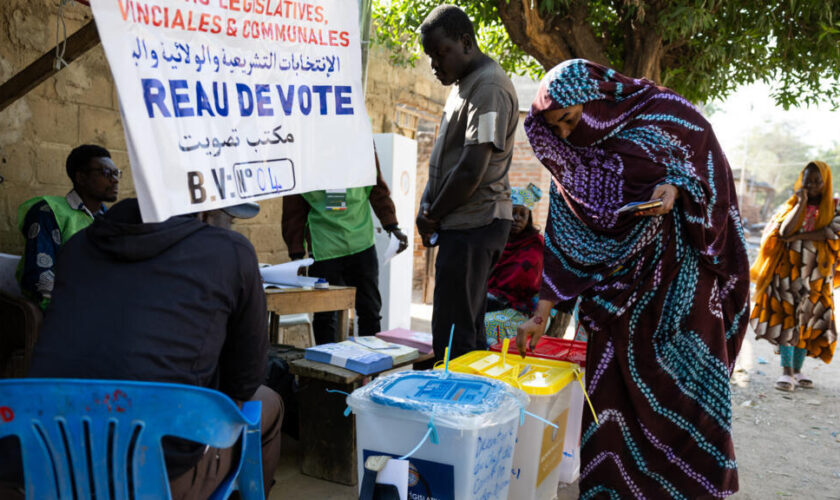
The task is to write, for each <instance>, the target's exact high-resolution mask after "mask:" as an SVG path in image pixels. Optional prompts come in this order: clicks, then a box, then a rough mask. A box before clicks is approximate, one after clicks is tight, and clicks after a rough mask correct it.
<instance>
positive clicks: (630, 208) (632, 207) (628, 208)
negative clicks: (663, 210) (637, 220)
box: [615, 198, 662, 214]
mask: <svg viewBox="0 0 840 500" xmlns="http://www.w3.org/2000/svg"><path fill="white" fill-rule="evenodd" d="M661 206H662V200H661V199H659V198H657V199H655V200H648V201H634V202H631V203H628V204H626V205H624V206H623V207H621V208H619V209H618V210H616V211H615V212H616V213H618V214H623V213H624V212H641V211H644V210H650V209H651V208H658V207H661Z"/></svg>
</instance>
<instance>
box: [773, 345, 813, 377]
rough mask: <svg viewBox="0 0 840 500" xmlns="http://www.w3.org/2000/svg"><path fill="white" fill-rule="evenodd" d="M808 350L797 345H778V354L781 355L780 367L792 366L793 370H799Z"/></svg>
mask: <svg viewBox="0 0 840 500" xmlns="http://www.w3.org/2000/svg"><path fill="white" fill-rule="evenodd" d="M807 353H808V351H806V350H805V349H799V348H798V347H791V346H787V345H780V346H779V354H780V356H781V358H782V359H781V365H782V368H793V370H794V371H797V372H798V371H799V370H801V369H802V365H803V364H805V354H807Z"/></svg>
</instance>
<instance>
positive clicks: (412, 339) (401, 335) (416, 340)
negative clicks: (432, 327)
mask: <svg viewBox="0 0 840 500" xmlns="http://www.w3.org/2000/svg"><path fill="white" fill-rule="evenodd" d="M376 336H377V337H379V338H380V339H382V340H387V341H388V342H393V343H395V344H401V345H406V346H409V347H414V348H416V349H417V350H418V351H420V352H422V353H423V354H429V353H430V352H432V334H431V333H424V332H413V331H411V330H406V329H405V328H394V329H393V330H388V331H385V332H379V333H377V334H376Z"/></svg>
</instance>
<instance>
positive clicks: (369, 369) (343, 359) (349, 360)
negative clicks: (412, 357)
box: [304, 341, 394, 375]
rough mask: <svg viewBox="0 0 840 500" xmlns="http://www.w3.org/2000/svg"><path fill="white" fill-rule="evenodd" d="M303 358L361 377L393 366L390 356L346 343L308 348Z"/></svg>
mask: <svg viewBox="0 0 840 500" xmlns="http://www.w3.org/2000/svg"><path fill="white" fill-rule="evenodd" d="M304 358H306V359H308V360H309V361H317V362H319V363H327V364H330V365H334V366H340V367H342V368H347V369H348V370H351V371H354V372H357V373H361V374H362V375H370V374H371V373H378V372H381V371H383V370H387V369H389V368H391V367H392V366H394V360H393V358H392V357H391V356H388V355H387V354H381V353H379V352H374V351H371V350H370V349H366V348H364V347H362V346H360V345H358V344H356V343H354V342H348V341H344V342H339V343H337V344H322V345H317V346H315V347H309V348H307V349H306V352H305V353H304Z"/></svg>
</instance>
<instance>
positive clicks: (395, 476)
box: [376, 458, 408, 500]
mask: <svg viewBox="0 0 840 500" xmlns="http://www.w3.org/2000/svg"><path fill="white" fill-rule="evenodd" d="M376 482H377V483H379V484H393V485H394V486H396V487H397V490H399V492H400V500H407V499H408V460H397V459H396V458H392V459H391V460H388V463H386V464H385V468H384V469H382V470H381V471H379V473H378V474H376Z"/></svg>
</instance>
